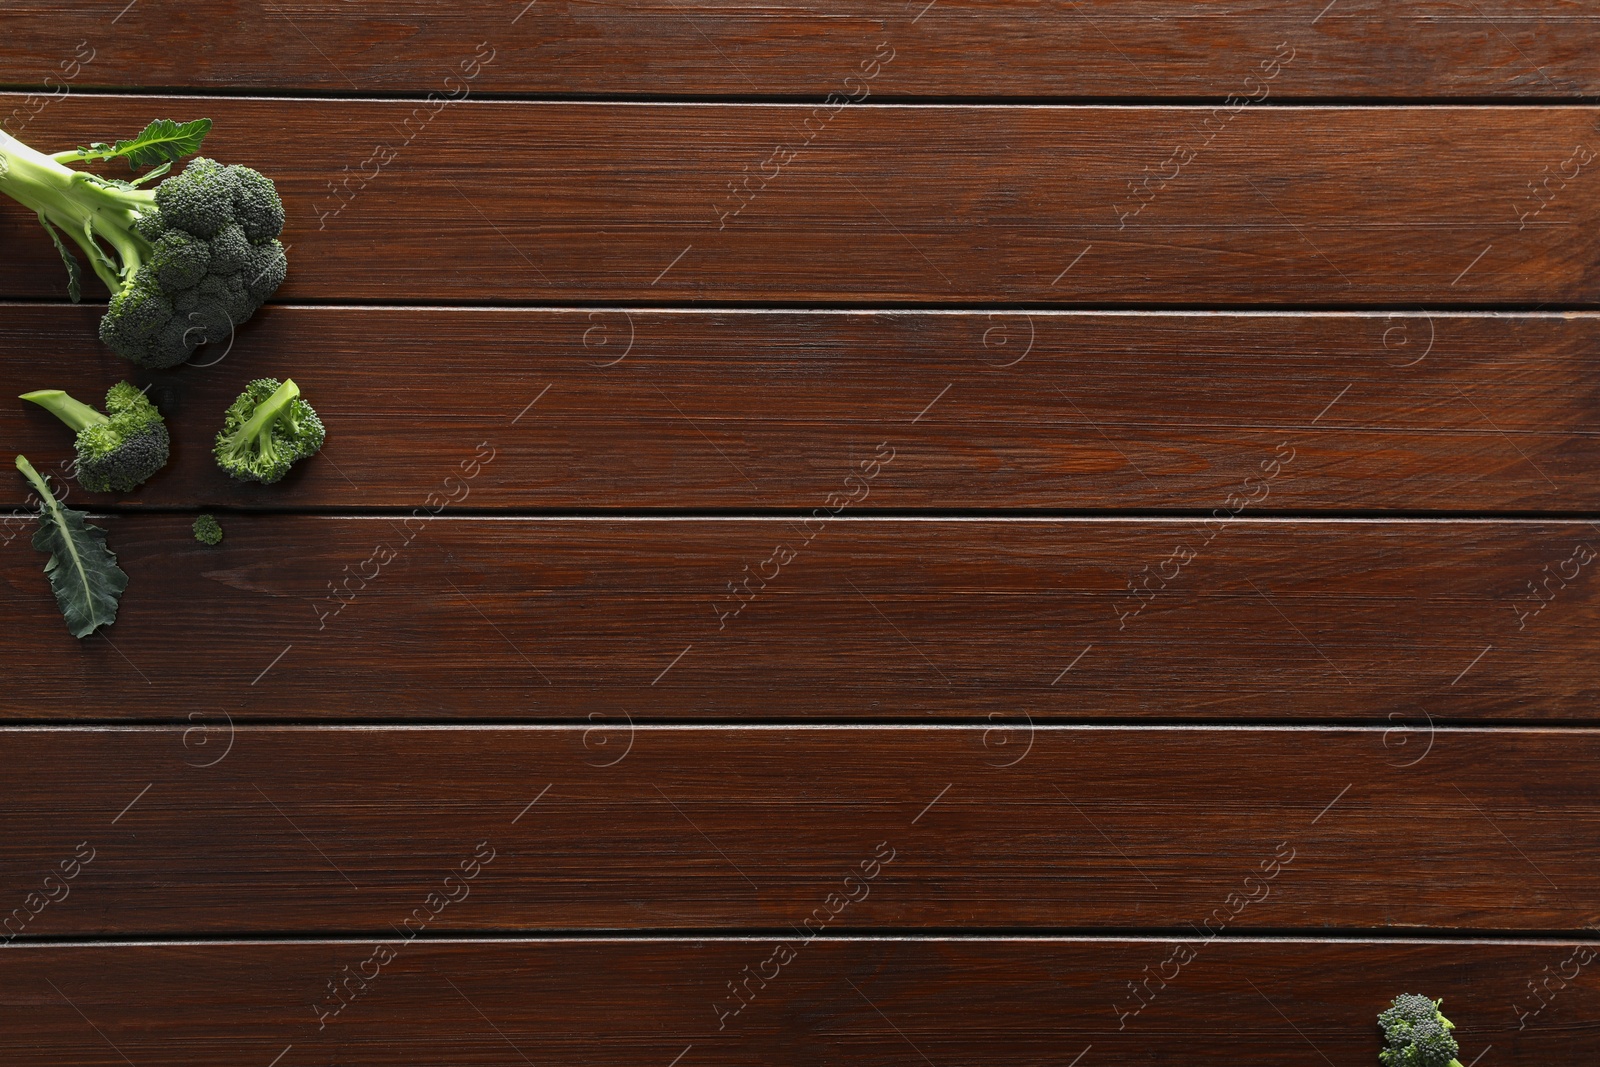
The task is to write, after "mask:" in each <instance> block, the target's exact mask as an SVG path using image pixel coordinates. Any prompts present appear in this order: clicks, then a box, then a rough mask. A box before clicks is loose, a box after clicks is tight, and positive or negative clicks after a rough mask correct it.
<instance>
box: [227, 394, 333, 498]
mask: <svg viewBox="0 0 1600 1067" xmlns="http://www.w3.org/2000/svg"><path fill="white" fill-rule="evenodd" d="M325 436H326V431H325V430H324V429H323V427H322V420H321V419H319V418H318V417H317V413H316V412H315V411H313V410H312V409H311V405H310V404H308V403H306V402H305V401H304V400H302V399H301V398H300V387H299V386H298V385H296V384H294V381H293V380H292V379H290V380H286V381H283V382H281V383H280V382H279V381H278V379H276V378H257V379H256V380H255V381H253V382H251V383H250V384H249V385H248V386H247V387H246V388H245V391H244V392H242V393H240V394H239V399H237V400H235V401H234V402H233V403H232V404H231V405H230V406H229V407H228V413H227V414H226V415H225V416H224V417H223V420H222V432H221V433H219V434H217V448H216V454H217V466H219V467H221V468H222V469H223V470H224V471H226V472H227V473H228V474H229V475H230V476H231V477H234V478H238V479H239V480H240V481H247V482H264V483H267V484H271V483H272V482H276V481H278V480H279V479H280V478H282V477H283V476H284V475H285V474H288V473H289V468H290V467H292V466H293V465H294V464H295V462H296V461H298V460H302V459H305V458H306V457H307V456H310V455H314V454H315V453H316V452H317V450H318V449H320V448H321V447H322V441H323V438H324V437H325Z"/></svg>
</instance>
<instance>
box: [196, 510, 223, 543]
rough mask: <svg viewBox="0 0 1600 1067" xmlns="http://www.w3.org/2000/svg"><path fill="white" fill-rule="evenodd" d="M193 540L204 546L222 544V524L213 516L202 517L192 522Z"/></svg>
mask: <svg viewBox="0 0 1600 1067" xmlns="http://www.w3.org/2000/svg"><path fill="white" fill-rule="evenodd" d="M194 539H195V540H196V541H199V542H200V543H201V544H204V545H220V544H222V523H220V522H218V521H217V517H216V516H215V515H202V516H200V517H199V518H198V519H195V520H194Z"/></svg>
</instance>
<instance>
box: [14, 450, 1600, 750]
mask: <svg viewBox="0 0 1600 1067" xmlns="http://www.w3.org/2000/svg"><path fill="white" fill-rule="evenodd" d="M461 455H462V456H463V457H464V458H466V459H470V458H471V457H472V455H473V453H472V451H471V447H470V446H466V447H465V448H464V449H463V451H462V453H461ZM441 458H444V459H450V460H451V461H452V463H453V462H454V460H455V457H454V456H444V457H441ZM895 462H896V463H898V462H900V460H898V459H897V460H896V461H895ZM451 469H454V468H453V466H452V468H447V470H446V471H445V472H441V479H443V478H445V477H446V476H447V474H448V471H449V470H451ZM490 469H493V468H492V465H491V467H490ZM891 469H892V468H891ZM453 477H454V479H455V483H456V484H463V483H464V484H465V485H467V486H470V484H471V483H470V481H467V480H466V479H463V478H462V477H461V476H460V475H459V474H457V475H454V476H453ZM448 492H449V487H447V486H444V485H443V483H442V482H441V488H440V490H439V495H438V496H437V498H436V499H437V500H438V501H439V502H440V503H441V505H442V506H443V507H444V510H442V511H441V512H440V514H439V515H438V516H430V515H429V514H428V511H427V510H426V509H418V510H419V511H420V513H421V517H416V516H412V517H407V516H405V515H394V516H369V517H364V518H331V517H330V518H322V517H310V516H281V515H279V516H269V515H260V516H245V515H232V516H224V519H223V522H224V526H225V528H226V530H227V539H226V540H225V541H224V543H223V544H222V545H221V546H220V547H218V548H209V547H207V546H205V545H201V544H198V543H196V542H195V541H194V540H193V539H192V538H191V537H190V536H189V523H190V516H189V515H172V516H140V517H123V518H108V519H105V520H102V521H103V524H104V527H105V528H106V529H107V530H108V531H109V538H110V542H111V544H112V545H113V546H114V547H115V549H116V551H117V553H118V556H119V560H120V561H121V563H122V566H123V567H124V569H125V570H126V571H127V572H128V574H129V576H130V579H131V584H130V588H129V591H128V592H127V594H125V595H124V597H123V598H122V605H121V608H120V612H119V615H118V620H117V623H116V626H115V627H114V628H113V629H111V630H110V631H108V632H107V635H106V636H96V637H94V638H92V639H89V640H85V641H82V642H79V641H77V640H75V639H74V638H72V637H71V636H70V635H69V634H68V633H67V632H66V629H65V628H64V627H63V626H62V624H61V620H60V619H59V618H58V617H56V614H55V612H54V610H53V603H52V601H51V599H50V594H49V591H48V589H47V588H46V584H45V582H44V578H43V576H42V575H41V574H40V573H39V568H40V566H41V561H40V558H39V557H38V556H37V554H36V553H34V552H32V551H30V550H28V548H27V547H26V543H25V540H24V536H23V535H24V534H25V533H27V532H28V531H29V530H30V529H31V523H24V522H16V523H14V524H13V525H12V526H11V527H10V528H9V529H8V530H7V533H8V534H10V535H13V540H11V541H10V542H9V543H8V544H6V545H5V547H4V548H3V549H0V574H3V575H4V584H3V587H0V588H3V591H4V594H5V596H6V598H7V603H8V608H7V610H8V612H9V613H10V614H11V618H12V620H13V622H12V625H11V629H10V634H9V640H8V641H7V643H6V644H5V646H3V647H0V672H3V674H4V676H5V678H6V680H7V690H8V693H9V700H8V701H7V703H6V706H5V708H4V714H5V715H6V716H7V717H9V718H11V719H13V720H16V719H25V720H33V721H40V720H42V721H47V722H54V721H62V720H65V719H68V718H70V717H72V716H74V715H81V716H86V717H90V718H96V719H119V720H126V719H141V720H151V719H160V718H166V719H168V720H172V719H181V718H182V717H183V716H186V715H188V714H189V713H191V712H200V713H202V714H209V713H216V712H221V711H226V712H228V713H229V714H232V715H236V716H240V717H243V718H253V717H263V716H266V717H272V718H280V719H281V718H289V719H293V720H302V719H305V718H308V717H309V718H313V719H319V718H320V719H328V720H350V719H367V720H371V719H394V718H400V719H406V720H428V719H446V720H449V719H461V718H473V719H482V720H503V719H506V718H524V719H525V718H550V717H560V718H563V719H568V720H575V721H584V720H585V719H586V717H588V716H591V715H599V716H602V717H606V718H608V719H609V721H613V722H615V721H620V717H621V716H624V715H631V716H633V717H634V718H635V719H641V720H650V719H659V718H663V717H669V718H693V719H712V720H768V719H773V718H779V719H788V720H802V721H824V720H848V719H853V718H861V717H869V718H886V719H905V718H908V717H910V718H932V719H942V718H948V717H951V716H957V717H974V716H985V715H988V714H991V713H998V714H1000V715H1002V716H1019V715H1022V714H1028V715H1032V716H1035V717H1037V718H1042V719H1046V720H1054V721H1063V720H1066V721H1074V720H1079V721H1081V720H1100V721H1112V722H1118V721H1127V720H1139V719H1146V720H1147V719H1183V720H1195V721H1206V720H1246V719H1248V720H1261V719H1268V720H1278V721H1306V720H1328V719H1358V720H1361V721H1367V722H1382V721H1384V720H1385V718H1386V717H1387V716H1389V715H1391V714H1394V715H1397V716H1401V717H1404V718H1408V719H1414V720H1416V721H1422V720H1423V718H1424V717H1425V716H1432V717H1434V718H1437V719H1443V720H1446V721H1460V722H1472V721H1477V720H1484V719H1489V720H1508V719H1510V720H1539V721H1551V722H1556V721H1574V720H1576V721H1582V722H1591V721H1593V719H1594V693H1595V691H1596V689H1597V687H1600V673H1597V672H1600V659H1597V658H1596V657H1593V656H1589V655H1587V654H1585V651H1584V650H1585V649H1586V648H1587V642H1588V641H1590V640H1591V639H1592V638H1591V635H1592V634H1593V633H1594V632H1595V627H1596V625H1597V618H1596V611H1597V605H1600V597H1597V596H1596V593H1595V588H1596V586H1595V579H1594V577H1593V575H1594V571H1595V562H1594V558H1593V557H1594V555H1595V549H1594V547H1593V546H1594V545H1595V544H1596V540H1597V532H1596V528H1595V526H1594V524H1592V523H1589V522H1541V523H1531V522H1492V521H1486V522H1472V521H1459V522H1447V521H1398V522H1368V521H1343V520H1330V521H1311V520H1292V521H1291V520H1252V519H1249V518H1248V517H1240V518H1238V519H1235V520H1233V521H1231V522H1227V523H1225V524H1222V523H1216V524H1214V525H1213V526H1212V527H1210V528H1208V527H1207V526H1206V525H1205V524H1204V522H1203V521H1202V519H1200V518H1185V519H1171V520H1135V519H1129V520H1060V521H1045V520H1012V521H1006V520H999V521H982V520H973V521H961V520H937V521H917V520H893V521H889V520H865V521H863V520H860V519H853V518H851V517H850V516H849V514H848V511H847V510H846V511H845V512H843V513H841V514H840V515H839V516H837V517H825V519H811V520H809V525H808V524H807V523H806V522H802V521H801V520H800V519H776V518H775V519H764V520H754V519H750V520H718V519H673V520H658V521H649V520H637V519H605V520H557V519H510V518H480V519H472V518H454V517H452V516H451V515H450V514H449V512H448V501H447V498H446V494H447V493H448ZM431 506H432V505H430V507H431ZM824 514H825V516H826V512H825V513H824ZM1213 535H1214V536H1213ZM1208 537H1210V541H1209V543H1207V538H1208ZM408 538H409V542H408ZM763 577H765V578H766V579H767V580H766V581H763ZM1090 646H1093V647H1092V648H1090ZM364 664H371V665H372V667H371V668H366V667H362V666H361V665H364ZM43 665H49V667H50V668H52V669H44V666H43ZM1069 667H1070V668H1071V669H1070V671H1068V670H1067V668H1069Z"/></svg>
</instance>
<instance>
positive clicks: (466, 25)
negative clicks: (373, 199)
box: [0, 0, 1600, 99]
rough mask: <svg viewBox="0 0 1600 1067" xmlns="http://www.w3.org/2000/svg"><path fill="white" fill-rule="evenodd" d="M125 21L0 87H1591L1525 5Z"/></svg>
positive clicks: (1158, 91) (1208, 90) (1548, 15)
mask: <svg viewBox="0 0 1600 1067" xmlns="http://www.w3.org/2000/svg"><path fill="white" fill-rule="evenodd" d="M125 2H126V0H90V2H86V3H76V4H73V5H72V6H71V7H70V8H67V9H64V10H58V9H56V8H45V7H43V6H42V5H34V6H33V8H32V10H29V9H27V8H24V9H23V10H21V11H16V10H15V9H14V10H13V17H12V19H11V20H10V23H9V25H8V30H9V32H8V35H7V38H6V41H5V43H4V46H3V47H0V66H3V67H4V69H5V70H6V72H7V73H6V75H5V80H6V83H8V84H11V85H23V84H33V85H41V86H48V87H50V88H52V89H53V88H55V87H56V86H57V85H59V84H68V85H71V86H74V87H79V88H81V87H88V86H96V87H104V86H110V87H113V88H136V87H137V88H145V89H158V90H159V89H163V88H169V87H175V86H199V87H208V88H219V89H230V90H241V89H242V90H258V91H271V90H274V89H307V90H316V91H320V92H333V93H348V92H357V91H358V92H369V93H397V92H414V93H425V92H432V91H444V90H445V87H444V84H443V83H444V79H445V78H446V77H448V76H450V75H451V74H452V73H456V74H459V73H460V72H461V69H462V68H460V66H459V65H460V63H461V61H462V60H463V59H464V58H469V57H471V56H473V55H474V54H475V52H476V50H477V48H478V46H479V44H480V43H481V42H485V41H487V42H489V43H490V44H491V45H492V47H493V49H494V53H493V54H494V59H493V61H492V62H491V63H490V64H488V65H487V66H485V67H484V68H483V69H482V72H481V73H480V74H479V75H478V76H477V78H476V79H474V81H473V83H472V87H473V91H474V92H481V93H540V94H552V93H555V94H583V93H606V94H629V95H661V94H686V95H699V96H730V95H731V96H741V97H742V96H751V95H783V94H804V95H811V96H815V97H817V98H821V97H822V96H824V95H826V94H827V93H829V92H833V91H836V90H838V89H839V88H840V81H841V79H842V78H844V77H845V76H847V75H849V74H851V73H853V72H856V69H857V63H858V61H859V59H860V58H861V57H862V56H864V55H870V54H871V53H872V50H873V47H874V45H876V44H877V43H878V42H879V41H882V40H889V41H892V42H893V44H894V47H895V49H896V51H897V55H896V58H895V60H894V63H893V65H892V67H891V68H890V69H889V70H887V71H885V73H884V74H883V75H882V76H881V77H880V78H879V79H878V83H877V85H876V90H877V91H878V92H879V93H880V94H882V95H888V96H915V95H927V94H935V95H963V96H991V97H1016V96H1024V97H1037V96H1072V97H1100V98H1118V97H1136V98H1147V97H1151V96H1183V97H1210V98H1215V99H1222V98H1223V97H1224V96H1225V95H1226V94H1228V93H1231V92H1245V91H1249V90H1248V89H1246V88H1245V87H1244V86H1243V85H1241V83H1242V81H1243V79H1244V78H1245V77H1246V76H1248V75H1251V74H1252V73H1259V71H1258V64H1259V62H1260V60H1261V58H1262V57H1263V56H1264V55H1270V54H1271V53H1272V50H1273V48H1274V46H1276V45H1277V44H1278V43H1279V42H1280V41H1286V42H1290V43H1291V44H1292V46H1293V47H1294V48H1295V49H1296V50H1297V51H1296V56H1295V60H1294V63H1293V65H1292V67H1291V72H1292V75H1293V77H1286V78H1284V79H1282V84H1281V85H1278V86H1275V88H1276V90H1277V92H1276V95H1278V96H1281V97H1282V98H1284V99H1297V98H1304V97H1337V96H1355V97H1372V96H1407V97H1426V98H1443V99H1449V98H1452V97H1463V96H1466V97H1481V96H1504V97H1507V98H1540V97H1547V98H1548V97H1572V96H1577V95H1582V94H1587V93H1594V92H1595V91H1596V90H1597V89H1600V64H1597V61H1596V58H1595V48H1594V43H1595V28H1594V22H1593V20H1592V15H1591V14H1590V13H1589V12H1587V11H1585V10H1584V9H1582V8H1581V7H1577V6H1575V5H1562V4H1554V3H1549V2H1532V0H1483V2H1480V3H1473V4H1469V5H1455V4H1447V3H1438V2H1419V0H1341V2H1340V3H1338V4H1337V5H1335V6H1334V7H1332V8H1331V9H1330V8H1328V7H1327V6H1326V3H1327V0H1289V2H1286V3H1272V2H1268V0H1246V2H1242V3H1230V4H1227V5H1223V4H1215V3H1212V4H1195V3H1193V2H1191V0H1090V2H1086V3H1081V4H1075V5H1058V6H1053V7H1049V8H1039V7H1038V6H1036V5H1029V4H1025V3H1021V2H1018V0H938V2H937V3H929V2H928V0H910V2H906V0H894V2H889V0H871V2H866V3H862V2H855V3H846V2H844V0H819V2H817V3H811V4H807V5H805V6H804V7H796V6H792V5H783V4H778V3H773V2H771V0H767V2H756V3H738V4H735V3H728V2H725V0H715V2H697V3H694V4H675V3H673V2H671V0H631V2H629V3H626V4H615V5H598V4H567V3H550V2H548V0H547V2H544V3H539V4H528V3H526V2H513V0H502V2H489V0H465V2H458V3H452V4H434V3H427V2H424V0H407V2H402V3H388V4H384V5H382V6H381V7H373V6H366V5H364V6H361V7H353V6H352V5H349V4H341V3H336V2H331V0H302V2H296V3H273V4H256V3H246V2H231V0H205V2H199V3H188V4H183V5H181V6H180V5H176V4H170V3H168V4H163V3H159V2H152V0H144V2H142V3H139V4H137V5H136V6H135V7H133V8H132V9H131V10H128V11H126V12H124V11H123V7H124V5H125ZM80 42H82V43H83V44H82V45H81V46H80ZM83 56H88V57H90V58H89V61H88V62H87V63H86V64H85V63H82V62H81V61H80V63H79V65H78V66H77V67H73V66H71V65H67V66H63V65H62V63H63V61H65V60H71V59H73V58H74V57H83ZM467 69H470V68H467ZM69 75H70V77H69ZM47 79H49V80H47Z"/></svg>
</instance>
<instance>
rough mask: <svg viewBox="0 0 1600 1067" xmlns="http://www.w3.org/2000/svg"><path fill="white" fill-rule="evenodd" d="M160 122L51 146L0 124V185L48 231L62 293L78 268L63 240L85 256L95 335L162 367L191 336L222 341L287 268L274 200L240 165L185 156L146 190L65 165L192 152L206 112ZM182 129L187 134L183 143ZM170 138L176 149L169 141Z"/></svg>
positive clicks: (176, 359)
mask: <svg viewBox="0 0 1600 1067" xmlns="http://www.w3.org/2000/svg"><path fill="white" fill-rule="evenodd" d="M161 125H162V122H159V121H158V122H157V123H152V124H151V127H150V128H149V129H147V130H146V131H145V132H144V133H143V134H141V135H140V136H139V137H138V138H135V139H134V140H133V141H129V142H118V144H117V145H115V146H111V145H104V144H99V145H95V146H94V147H92V148H80V149H75V150H70V151H66V152H59V153H57V154H56V155H54V156H48V155H45V154H43V153H41V152H37V151H35V150H33V149H32V148H29V147H28V146H27V145H25V144H23V143H22V142H20V141H18V140H17V139H16V138H14V137H11V136H10V135H9V134H6V133H3V132H0V192H3V193H5V194H6V195H8V196H10V197H11V198H12V199H14V200H16V201H18V202H19V203H21V204H22V205H24V206H25V207H27V208H29V209H31V210H32V211H34V212H36V213H37V214H38V216H39V220H40V222H42V223H43V224H44V225H45V228H46V229H47V230H49V232H50V234H51V237H52V239H53V240H54V241H55V242H56V246H57V248H58V249H59V250H60V251H61V254H62V257H63V258H64V259H65V260H66V262H67V267H68V271H69V274H70V277H71V281H72V284H71V286H70V287H69V291H70V292H71V294H72V298H73V299H74V300H76V299H77V298H78V282H77V279H78V271H79V267H78V261H77V259H76V258H75V257H74V256H73V255H72V254H71V252H70V251H69V250H68V248H67V241H68V240H70V241H71V242H72V243H73V244H76V245H77V247H78V248H79V249H80V250H81V251H82V253H83V254H84V255H86V256H87V257H88V260H89V265H90V267H91V268H92V269H93V270H94V272H95V274H96V276H98V277H99V278H100V280H101V281H102V282H104V283H105V286H106V289H107V290H108V291H109V292H110V293H111V302H110V305H109V307H108V308H107V310H106V314H105V317H104V318H103V319H101V321H100V339H101V340H102V341H104V342H105V343H106V345H107V346H108V347H110V348H111V349H112V350H113V351H115V352H116V353H117V354H118V355H120V356H122V357H123V358H125V359H128V360H131V361H132V362H134V363H136V364H138V365H140V366H142V367H174V366H177V365H178V364H180V363H182V362H184V361H185V360H187V359H188V358H189V357H190V355H191V354H192V353H193V352H194V350H195V348H196V347H198V346H199V345H201V344H203V343H206V342H211V341H224V340H226V339H227V337H228V335H229V334H230V333H231V332H232V330H233V329H234V327H236V326H239V325H240V324H242V323H243V322H244V321H245V320H247V319H248V318H250V316H251V315H253V314H255V312H256V309H257V308H259V307H260V306H261V304H262V302H264V301H265V300H267V299H268V298H269V297H270V296H272V294H273V293H274V292H276V291H277V289H278V286H280V285H281V284H283V279H284V277H285V275H286V274H287V271H288V261H287V259H286V258H285V257H284V252H283V245H282V244H281V243H279V241H278V240H277V237H278V235H279V234H280V233H281V232H282V230H283V204H282V202H281V201H280V200H279V198H278V193H277V189H276V188H275V187H274V186H273V184H272V181H271V180H270V179H268V178H266V177H264V176H263V175H261V174H260V173H258V172H257V171H254V170H252V169H250V168H249V167H240V166H226V165H224V164H221V163H218V162H216V161H215V160H212V159H206V158H203V157H197V158H195V159H193V160H191V161H190V162H189V164H188V166H187V167H185V168H184V170H183V171H182V172H181V173H179V174H175V175H173V176H171V177H169V178H167V179H166V180H165V181H162V182H161V183H160V184H158V185H157V186H156V187H155V188H154V189H153V190H152V189H142V188H139V187H138V185H137V182H122V181H112V180H110V179H106V178H100V177H97V176H95V175H93V174H88V173H86V172H83V171H78V170H73V169H72V168H70V167H68V166H66V163H68V162H73V161H77V160H85V159H88V160H100V159H115V158H127V159H128V160H129V161H130V163H132V162H133V161H134V160H136V159H137V160H141V165H149V160H150V159H151V158H164V159H167V160H169V161H170V160H171V159H175V158H179V157H181V156H182V155H184V154H187V153H188V152H193V151H195V150H196V148H198V145H199V140H200V138H201V137H203V136H204V133H205V130H207V129H209V128H210V122H209V120H200V121H199V122H197V123H191V124H187V125H186V126H185V127H181V128H180V127H178V126H177V125H176V124H173V123H166V124H165V128H164V129H160V130H158V129H157V127H158V126H161ZM190 126H193V127H197V128H198V129H197V130H193V131H191V130H189V127H190ZM186 132H188V133H190V134H192V136H190V137H189V139H188V140H187V141H183V135H184V134H185V133H186ZM180 141H182V143H183V147H182V148H171V147H169V146H170V145H173V144H175V143H178V142H180ZM152 146H153V147H152ZM151 153H155V155H154V156H152V155H151ZM191 293H193V294H195V295H194V296H192V297H191V296H190V295H189V294H191Z"/></svg>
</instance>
